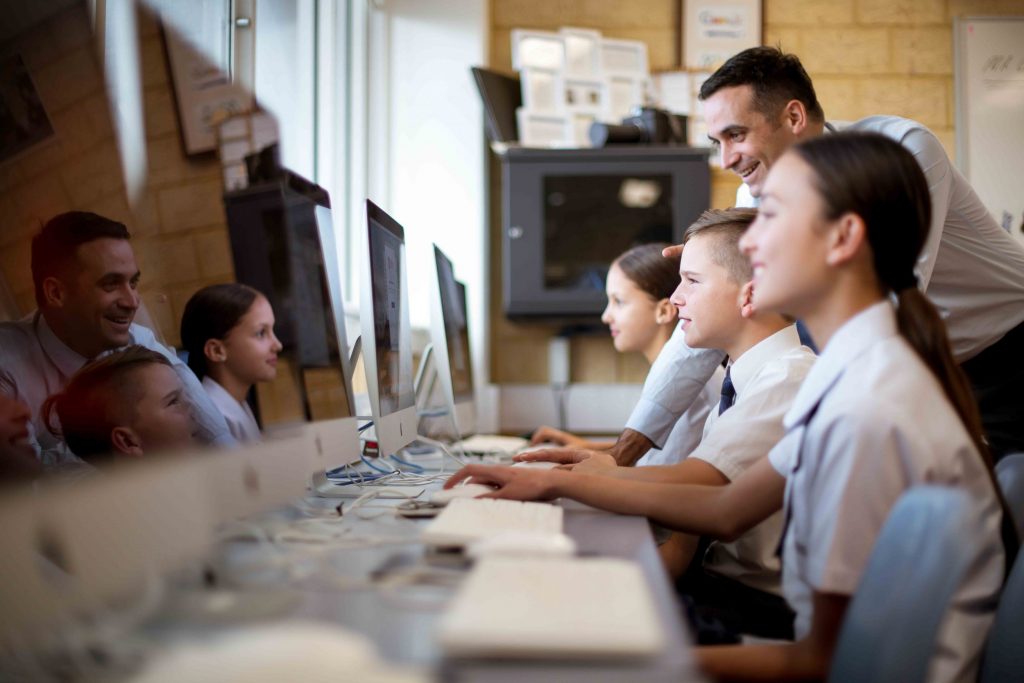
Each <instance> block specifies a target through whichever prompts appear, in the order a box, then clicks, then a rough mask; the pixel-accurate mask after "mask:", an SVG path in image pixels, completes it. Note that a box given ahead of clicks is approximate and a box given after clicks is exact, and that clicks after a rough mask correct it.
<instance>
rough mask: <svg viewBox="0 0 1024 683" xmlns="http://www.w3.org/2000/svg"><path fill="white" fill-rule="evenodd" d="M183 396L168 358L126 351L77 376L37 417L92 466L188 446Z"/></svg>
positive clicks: (143, 350)
mask: <svg viewBox="0 0 1024 683" xmlns="http://www.w3.org/2000/svg"><path fill="white" fill-rule="evenodd" d="M184 394H185V390H184V387H183V386H182V384H181V380H180V379H179V378H178V374H177V373H176V372H175V371H174V369H173V368H172V367H171V363H170V361H168V360H167V358H166V357H164V356H163V355H162V354H159V353H157V352H156V351H150V350H149V349H147V348H145V347H143V346H129V347H128V348H126V349H122V350H120V351H114V352H113V353H110V354H107V355H105V356H102V357H101V358H99V359H97V360H94V361H92V362H91V363H89V364H87V365H86V366H85V367H83V368H82V369H81V370H79V371H78V372H76V373H75V375H74V376H73V377H72V378H71V380H70V381H69V382H68V384H67V386H66V387H64V390H63V391H61V392H60V393H58V394H54V395H53V396H51V397H50V398H48V399H46V402H45V403H44V404H43V408H42V411H41V412H42V415H43V420H44V421H45V422H46V424H47V425H48V426H50V427H51V431H53V432H55V433H57V435H58V436H62V437H63V439H64V442H65V443H66V444H67V446H68V448H70V449H71V452H72V453H74V454H75V455H76V456H78V457H79V458H81V459H83V460H85V461H86V462H88V463H89V464H93V465H95V464H101V463H104V462H109V461H113V460H118V459H123V458H138V457H141V456H143V455H144V454H146V453H147V452H148V453H152V452H154V451H170V450H175V449H182V448H187V447H189V446H190V445H191V444H192V434H193V432H194V431H195V424H194V422H193V421H192V416H191V413H190V410H189V405H188V402H187V401H186V399H185V396H184ZM54 417H56V418H57V421H59V427H58V426H57V421H55V420H53V418H54Z"/></svg>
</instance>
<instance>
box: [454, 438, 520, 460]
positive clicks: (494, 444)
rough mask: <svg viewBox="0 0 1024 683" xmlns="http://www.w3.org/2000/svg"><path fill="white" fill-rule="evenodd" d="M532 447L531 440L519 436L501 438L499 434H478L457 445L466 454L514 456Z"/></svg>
mask: <svg viewBox="0 0 1024 683" xmlns="http://www.w3.org/2000/svg"><path fill="white" fill-rule="evenodd" d="M529 445H530V441H529V439H524V438H522V437H518V436H500V435H497V434H476V435H475V436H471V437H469V438H468V439H463V440H462V441H459V442H458V443H456V444H455V447H456V448H461V449H462V450H463V451H465V452H466V453H479V454H484V455H486V454H488V453H505V454H509V455H511V454H513V453H516V452H517V451H519V450H520V449H522V448H526V447H527V446H529Z"/></svg>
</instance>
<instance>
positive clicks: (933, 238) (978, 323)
mask: <svg viewBox="0 0 1024 683" xmlns="http://www.w3.org/2000/svg"><path fill="white" fill-rule="evenodd" d="M827 125H828V128H827V130H831V131H835V130H841V131H860V132H873V133H879V134H881V135H884V136H886V137H887V138H891V139H892V140H895V141H896V142H898V143H900V144H901V145H903V147H904V148H906V149H907V150H908V151H909V152H910V153H911V154H913V155H914V158H915V159H916V160H917V162H918V164H920V166H921V170H922V171H924V175H925V178H926V179H927V180H928V191H929V193H930V194H931V201H932V223H931V228H930V230H929V232H928V241H927V242H926V243H925V245H924V248H923V249H922V250H921V256H920V258H919V259H918V262H917V274H918V280H919V283H920V287H921V291H923V292H925V293H926V294H927V295H928V298H929V299H930V300H931V301H932V303H934V304H935V306H936V307H937V308H938V309H939V312H940V313H941V314H942V317H943V318H944V319H945V321H946V328H947V330H948V332H949V340H950V342H951V343H952V344H953V354H954V355H955V356H956V359H957V361H958V362H960V363H962V362H964V361H965V360H968V359H969V358H973V357H974V356H976V355H978V354H979V353H981V352H982V351H984V350H985V349H986V348H988V347H989V346H991V345H992V344H994V343H995V342H997V341H999V340H1000V339H1002V338H1003V336H1004V335H1005V334H1006V333H1007V332H1009V331H1010V330H1012V329H1013V328H1015V327H1016V326H1017V325H1019V324H1021V322H1024V246H1022V245H1021V243H1020V242H1018V241H1017V240H1016V239H1014V237H1012V236H1011V235H1010V234H1009V233H1008V232H1007V231H1006V230H1003V229H1002V228H1000V227H999V224H998V223H996V220H995V218H993V217H992V214H991V213H989V210H988V209H987V208H985V205H984V204H982V202H981V199H980V198H979V197H978V195H977V193H976V192H975V191H974V188H973V187H971V184H970V183H969V182H967V179H966V178H964V177H963V175H962V174H961V173H960V171H958V170H957V169H956V167H955V166H954V165H953V163H952V162H951V161H950V160H949V156H947V155H946V150H945V149H944V148H943V147H942V143H940V142H939V140H938V138H936V137H935V135H934V134H933V133H932V132H931V131H930V130H928V129H927V128H926V127H924V126H923V125H921V124H920V123H918V122H916V121H911V120H910V119H904V118H900V117H898V116H869V117H868V118H865V119H861V120H859V121H855V122H853V123H842V122H836V123H832V124H827ZM756 205H757V202H756V200H755V199H754V198H753V197H752V196H751V195H750V190H749V189H748V188H747V186H746V184H743V185H740V187H739V189H738V190H737V191H736V206H756Z"/></svg>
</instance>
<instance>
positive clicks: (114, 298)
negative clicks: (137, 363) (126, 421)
mask: <svg viewBox="0 0 1024 683" xmlns="http://www.w3.org/2000/svg"><path fill="white" fill-rule="evenodd" d="M129 238H130V236H129V234H128V230H127V229H126V228H125V226H124V225H123V224H121V223H118V222H116V221H112V220H110V219H108V218H104V217H102V216H98V215H96V214H94V213H87V212H83V211H70V212H68V213H64V214H60V215H59V216H55V217H54V218H52V219H50V221H49V222H47V223H46V225H44V226H43V229H42V230H41V231H40V232H39V234H37V235H36V236H35V237H34V238H33V239H32V280H33V283H34V285H35V295H36V303H37V304H38V306H39V308H38V310H37V311H35V312H34V313H31V314H30V315H28V316H27V317H25V318H23V319H22V320H19V321H17V322H4V323H0V393H3V394H6V395H8V396H10V397H12V398H14V399H17V400H20V401H22V402H24V403H25V404H27V405H28V407H29V409H30V410H31V411H32V430H31V431H32V434H31V436H30V442H31V443H32V445H33V448H35V450H36V452H37V453H39V457H40V459H41V460H42V462H43V464H44V465H46V466H54V465H61V464H66V463H69V462H75V461H76V460H77V458H75V457H74V456H72V455H71V454H69V453H68V451H67V449H66V448H64V447H63V444H62V443H61V441H60V440H59V439H58V438H57V437H56V436H54V435H53V434H52V433H51V432H50V431H49V430H48V429H47V428H46V426H45V425H44V423H43V421H42V419H41V413H40V407H41V406H42V405H43V401H45V400H46V398H47V397H48V396H49V395H51V394H54V393H56V392H58V391H60V390H61V389H62V388H63V387H64V385H66V384H67V382H68V380H69V379H70V378H71V376H72V375H74V374H75V372H77V371H78V370H79V369H80V368H81V367H82V366H83V365H85V364H86V362H88V361H89V360H90V359H92V358H95V357H96V356H98V355H100V354H101V353H103V352H106V351H110V350H113V349H117V348H121V347H124V346H127V345H129V344H140V345H142V346H145V347H146V348H149V349H152V350H154V351H156V352H157V353H160V354H161V355H163V356H164V357H166V358H167V360H168V361H169V362H170V364H171V366H172V367H173V369H174V370H175V372H177V374H178V378H179V380H180V381H181V383H182V385H183V387H184V391H185V395H186V397H187V399H188V402H189V403H190V404H191V406H192V408H193V410H194V411H195V419H196V421H197V422H198V425H199V432H198V437H199V439H200V440H201V441H202V442H204V443H212V444H215V445H227V444H233V443H234V439H233V438H232V437H231V433H230V432H229V431H228V427H227V424H226V423H225V422H224V418H223V416H221V414H220V411H218V410H217V408H216V407H215V406H214V405H213V404H212V403H211V402H210V399H209V398H208V397H207V395H206V392H205V391H203V388H202V386H201V385H200V384H199V380H197V379H196V377H195V375H193V374H192V372H191V371H190V370H189V369H188V367H187V366H186V365H185V364H184V363H182V362H181V361H180V360H178V358H177V357H176V356H175V355H174V354H173V353H172V352H171V351H170V350H169V349H167V348H165V347H164V346H163V345H162V344H160V342H158V341H157V340H156V338H155V337H154V336H153V332H152V331H151V330H149V329H147V328H145V327H143V326H142V325H137V324H134V323H133V322H132V321H133V319H134V318H135V313H136V311H137V310H138V308H139V301H140V300H139V294H138V291H137V288H138V284H139V278H140V273H139V268H138V266H137V265H136V263H135V253H134V252H133V250H132V246H131V244H130V242H129Z"/></svg>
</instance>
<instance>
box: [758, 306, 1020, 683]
mask: <svg viewBox="0 0 1024 683" xmlns="http://www.w3.org/2000/svg"><path fill="white" fill-rule="evenodd" d="M785 424H786V429H787V432H786V436H785V438H784V439H783V440H782V441H781V442H780V443H779V445H778V446H776V448H775V449H773V450H772V452H771V455H770V456H769V458H770V461H771V463H772V465H773V466H774V467H775V469H776V470H777V471H778V472H779V473H780V474H782V475H783V476H785V477H786V495H785V509H786V510H787V511H788V513H789V520H790V521H789V527H788V529H787V531H786V534H785V541H784V544H783V568H782V585H783V591H784V594H785V597H786V600H787V602H789V604H790V606H791V607H792V608H793V610H794V611H795V612H796V624H795V630H796V637H797V638H798V639H799V638H802V637H803V636H805V635H807V632H808V630H809V629H810V626H811V618H812V597H813V592H814V591H818V592H821V593H836V594H840V595H853V593H854V591H855V590H856V589H857V585H858V583H859V582H860V578H861V574H862V573H863V571H864V568H865V566H866V565H867V561H868V558H869V556H870V554H871V551H872V548H873V546H874V543H875V539H876V538H877V536H878V533H879V531H880V530H881V527H882V525H883V524H884V522H885V520H886V518H887V517H888V515H889V511H890V509H891V508H892V507H893V505H895V503H896V501H897V499H898V498H899V497H900V495H901V494H902V493H903V492H904V491H906V490H907V489H909V488H910V487H912V486H914V485H916V484H923V483H929V484H944V485H951V486H958V487H960V488H962V489H963V490H966V491H967V492H968V493H970V494H971V500H972V501H973V504H975V505H977V506H978V508H979V509H978V512H979V518H981V519H983V521H984V530H983V532H982V534H981V535H982V538H981V540H982V542H983V543H984V544H985V545H986V550H988V551H989V552H987V553H986V554H985V556H984V557H985V559H984V561H982V562H979V563H978V566H976V567H974V568H973V569H972V570H971V573H970V574H969V577H968V579H967V581H965V583H964V585H963V586H962V587H961V588H960V589H959V590H958V592H957V594H956V595H955V596H954V606H953V609H952V610H951V611H950V612H949V613H948V614H947V616H946V619H945V621H944V623H943V626H942V628H941V632H940V634H939V647H938V648H937V649H936V654H935V655H934V657H933V660H932V663H931V669H930V675H929V676H928V680H929V681H974V680H975V677H976V675H977V669H978V658H979V655H980V653H981V649H982V646H983V644H984V641H985V637H986V634H987V632H988V629H989V626H990V625H991V622H992V617H993V610H994V605H995V599H996V596H997V595H998V592H999V589H1000V585H1001V582H1002V576H1003V549H1002V541H1001V537H1000V520H1001V511H1000V507H999V504H998V503H997V501H996V498H995V494H994V492H993V489H992V483H991V479H990V477H989V474H988V472H987V471H986V468H985V465H984V464H983V463H982V461H981V457H980V456H979V455H978V453H977V451H976V450H975V448H974V446H973V445H972V443H971V440H970V438H969V437H968V434H967V432H966V430H965V429H964V427H963V425H962V423H961V422H960V419H959V418H958V417H957V414H956V412H955V411H954V409H953V406H952V405H950V403H949V402H948V401H947V400H946V397H945V394H944V393H943V390H942V387H941V386H940V385H939V382H938V380H937V379H936V378H935V376H934V375H933V374H932V373H931V371H930V370H929V369H928V368H927V366H925V364H924V363H923V362H922V361H921V359H920V358H919V357H918V355H917V353H916V352H915V351H914V350H913V349H912V348H911V347H910V345H909V344H907V342H906V341H905V340H904V339H903V338H902V337H901V336H900V334H899V332H898V328H897V326H896V313H895V310H894V309H893V306H892V304H891V303H889V302H888V301H885V302H881V303H878V304H875V305H873V306H871V307H869V308H868V309H866V310H864V311H862V312H860V313H859V314H857V315H856V316H854V317H853V318H852V319H850V320H849V321H847V322H846V323H845V324H844V325H843V326H842V327H841V328H840V329H839V330H838V331H837V332H836V333H835V334H834V335H833V337H832V339H830V340H829V342H828V346H826V347H825V349H824V351H823V352H822V354H821V356H820V357H819V359H818V362H817V364H816V365H815V366H814V368H813V369H812V370H811V372H810V374H809V375H808V377H807V380H806V381H805V382H804V385H803V387H801V389H800V393H799V394H798V395H797V398H796V401H795V402H794V403H793V407H792V408H791V409H790V411H789V412H788V413H787V414H786V417H785ZM879 628H885V625H884V624H880V625H879Z"/></svg>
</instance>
